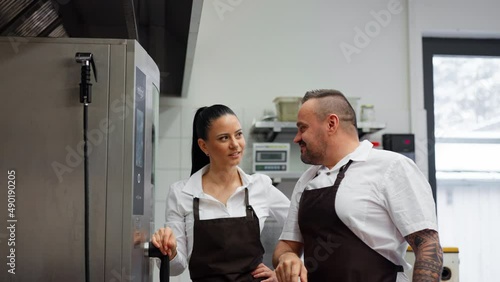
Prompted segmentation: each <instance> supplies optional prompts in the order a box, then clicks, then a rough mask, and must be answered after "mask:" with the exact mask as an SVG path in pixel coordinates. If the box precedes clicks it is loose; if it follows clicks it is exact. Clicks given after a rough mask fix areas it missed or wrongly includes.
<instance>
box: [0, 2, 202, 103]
mask: <svg viewBox="0 0 500 282" xmlns="http://www.w3.org/2000/svg"><path fill="white" fill-rule="evenodd" d="M202 6H203V0H106V1H102V0H0V36H7V37H14V36H20V37H83V38H123V39H136V40H137V41H139V43H140V44H141V45H142V46H143V47H144V49H146V51H147V52H148V53H149V55H150V56H151V57H152V58H153V60H155V62H156V64H157V65H158V67H159V69H160V72H161V77H160V78H161V81H160V89H161V94H162V95H167V96H176V97H181V96H185V95H186V91H187V89H186V87H187V85H188V83H187V82H188V81H189V77H190V73H191V68H192V63H193V57H194V47H195V45H196V39H197V35H198V27H199V24H200V18H201V10H202Z"/></svg>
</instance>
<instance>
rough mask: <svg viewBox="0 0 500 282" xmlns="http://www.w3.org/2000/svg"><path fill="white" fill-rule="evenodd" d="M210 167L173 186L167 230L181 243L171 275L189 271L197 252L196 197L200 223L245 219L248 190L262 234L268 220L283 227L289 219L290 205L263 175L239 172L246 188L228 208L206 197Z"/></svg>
mask: <svg viewBox="0 0 500 282" xmlns="http://www.w3.org/2000/svg"><path fill="white" fill-rule="evenodd" d="M208 167H209V165H207V166H205V167H204V168H202V169H200V170H199V171H197V172H196V173H195V174H193V175H192V176H191V177H190V178H189V179H186V180H181V181H178V182H176V183H174V184H172V185H171V186H170V191H169V194H168V197H167V209H166V212H165V215H166V221H167V226H168V227H170V228H172V230H173V232H174V234H175V237H176V239H177V255H176V256H175V258H174V259H173V260H171V261H170V275H173V276H175V275H179V274H181V273H182V272H183V271H184V270H185V269H186V267H187V266H188V261H189V258H190V257H191V253H192V251H193V226H194V217H193V198H195V197H197V198H200V205H199V211H200V220H207V219H214V218H228V217H243V216H245V215H246V210H245V188H248V200H249V203H250V205H251V206H252V207H253V209H254V211H255V213H256V215H257V217H258V218H259V226H260V231H261V232H262V229H263V228H264V223H265V221H266V219H267V218H268V217H271V218H274V219H275V220H276V221H277V222H278V224H281V225H283V224H284V222H285V219H286V217H287V214H288V208H289V206H290V201H289V200H288V198H287V197H286V196H285V195H284V194H283V193H282V192H281V191H279V190H278V189H277V188H276V187H274V186H273V185H272V182H271V179H270V178H269V177H268V176H266V175H263V174H254V175H248V174H246V173H245V172H243V170H241V169H240V168H238V171H239V173H240V176H241V180H242V182H243V186H241V187H238V188H237V189H236V191H235V192H234V194H233V195H231V197H230V198H229V199H228V200H227V205H224V204H223V203H221V202H220V201H218V200H217V199H215V198H214V197H212V196H210V195H208V194H205V193H203V189H202V186H201V185H202V176H203V174H204V173H205V172H206V171H207V170H208Z"/></svg>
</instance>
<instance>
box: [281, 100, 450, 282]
mask: <svg viewBox="0 0 500 282" xmlns="http://www.w3.org/2000/svg"><path fill="white" fill-rule="evenodd" d="M297 128H298V132H297V135H296V136H295V138H294V140H293V141H294V142H295V143H297V144H299V145H300V153H301V159H302V161H303V162H304V163H307V164H312V165H314V166H312V167H310V168H309V169H308V170H307V171H306V172H304V174H303V175H302V176H301V177H300V179H299V180H298V182H297V184H296V186H295V189H294V192H293V194H292V202H291V206H290V210H289V212H288V219H287V222H286V223H285V226H284V228H283V233H282V234H281V237H280V241H279V242H278V245H277V246H276V249H275V251H274V255H273V263H274V265H275V267H276V274H277V277H278V280H279V281H281V282H289V281H293V282H296V281H298V278H299V277H300V281H302V282H304V281H312V282H316V281H318V282H331V281H339V282H354V281H356V282H402V281H408V278H407V277H406V276H405V275H404V273H403V270H404V269H405V268H409V267H410V265H409V264H407V263H406V262H405V260H404V256H405V253H406V249H407V247H408V244H410V246H411V247H412V248H413V251H414V253H415V257H416V261H415V265H414V270H413V282H417V281H440V276H441V269H442V264H443V254H442V249H441V246H440V244H439V236H438V233H437V231H436V230H437V224H436V214H435V204H434V200H433V197H432V192H431V188H430V185H429V183H428V182H427V180H426V179H425V177H424V175H423V174H422V173H421V172H420V171H419V169H418V168H417V166H416V165H415V164H414V163H413V161H411V160H410V159H409V158H407V157H405V156H403V155H401V154H397V153H394V152H389V151H384V150H377V149H373V148H372V144H371V143H370V142H368V141H363V142H359V138H358V132H357V126H356V115H355V112H354V110H353V109H352V107H351V105H350V104H349V102H348V101H347V99H346V98H345V96H344V95H343V94H342V93H341V92H339V91H336V90H315V91H310V92H307V93H306V94H305V96H304V98H303V99H302V105H301V107H300V110H299V113H298V119H297ZM302 254H304V258H303V262H302V260H301V259H300V256H301V255H302Z"/></svg>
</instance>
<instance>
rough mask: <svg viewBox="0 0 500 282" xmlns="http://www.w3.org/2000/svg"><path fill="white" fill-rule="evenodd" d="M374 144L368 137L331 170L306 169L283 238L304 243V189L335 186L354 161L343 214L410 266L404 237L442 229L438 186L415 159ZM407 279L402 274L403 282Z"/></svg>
mask: <svg viewBox="0 0 500 282" xmlns="http://www.w3.org/2000/svg"><path fill="white" fill-rule="evenodd" d="M372 147H373V145H372V144H371V143H370V142H369V141H363V142H361V143H360V146H359V147H358V148H357V149H356V150H355V151H354V152H352V153H351V154H349V155H347V156H346V157H345V158H344V159H342V160H341V161H340V162H339V163H337V164H336V165H335V167H333V168H332V169H331V170H329V169H328V168H326V167H323V166H312V167H311V168H309V169H308V170H307V171H306V172H304V174H303V175H302V176H301V177H300V179H299V181H298V182H297V184H296V186H295V189H294V191H293V194H292V198H291V206H290V210H289V214H288V218H287V221H286V222H285V226H284V228H283V232H282V234H281V237H280V239H281V240H289V241H297V242H303V238H302V235H301V233H300V229H299V225H298V208H299V207H298V205H299V201H300V197H301V195H302V192H303V191H304V189H307V190H310V189H317V188H323V187H328V186H332V185H333V184H334V182H335V179H336V177H337V174H338V172H339V169H340V167H342V166H343V165H345V164H346V163H347V162H348V161H349V159H351V160H353V163H352V164H351V165H350V167H349V169H348V170H347V171H346V174H345V178H344V179H343V180H342V183H341V184H340V187H339V189H338V192H337V197H336V200H335V211H336V213H337V215H338V216H339V218H340V219H341V220H342V222H343V223H344V224H345V225H346V226H347V227H348V228H349V229H350V230H351V231H352V232H353V233H354V234H356V235H357V236H358V237H359V238H360V239H361V240H363V241H364V242H365V243H366V244H367V245H368V246H370V247H371V248H372V249H374V250H375V251H377V252H378V253H380V254H381V255H382V256H384V257H385V258H387V259H388V260H390V261H392V262H393V263H394V264H396V265H402V266H403V267H404V268H405V269H408V268H409V267H410V265H409V264H408V263H407V262H405V260H404V256H405V253H406V249H407V248H408V244H407V242H406V240H405V238H404V237H405V236H407V235H409V234H412V233H414V232H417V231H420V230H423V229H432V230H436V231H437V223H436V207H435V203H434V199H433V196H432V190H431V187H430V185H429V183H428V181H427V179H426V178H425V176H424V175H423V174H422V173H421V171H420V170H419V169H418V167H417V166H416V165H415V163H414V162H413V161H412V160H411V159H409V158H407V157H405V156H403V155H401V154H398V153H394V152H390V151H385V150H378V149H373V148H372ZM316 175H317V176H316ZM315 176H316V177H315ZM401 276H402V275H401ZM405 280H406V278H402V279H400V278H399V276H398V281H405Z"/></svg>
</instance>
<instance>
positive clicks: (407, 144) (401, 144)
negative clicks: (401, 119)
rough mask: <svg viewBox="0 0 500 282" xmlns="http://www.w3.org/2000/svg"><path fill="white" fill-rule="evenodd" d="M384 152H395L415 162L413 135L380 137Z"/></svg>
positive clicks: (385, 135)
mask: <svg viewBox="0 0 500 282" xmlns="http://www.w3.org/2000/svg"><path fill="white" fill-rule="evenodd" d="M382 146H383V148H384V150H389V151H393V152H397V153H400V154H403V155H405V156H407V157H408V158H410V159H412V160H413V161H415V135H413V134H384V135H382Z"/></svg>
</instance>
